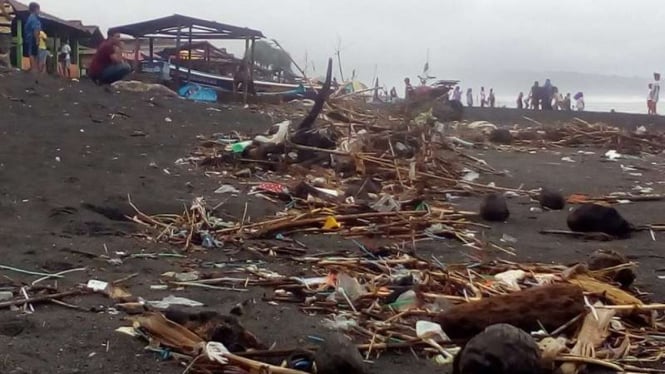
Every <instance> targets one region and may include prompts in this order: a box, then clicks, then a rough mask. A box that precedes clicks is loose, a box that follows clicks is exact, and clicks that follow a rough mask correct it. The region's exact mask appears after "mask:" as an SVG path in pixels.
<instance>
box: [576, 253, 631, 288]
mask: <svg viewBox="0 0 665 374" xmlns="http://www.w3.org/2000/svg"><path fill="white" fill-rule="evenodd" d="M629 262H630V261H629V260H628V258H626V256H624V255H622V254H621V253H619V252H617V251H613V250H611V249H599V250H597V251H595V252H594V253H592V254H591V255H590V256H589V260H588V267H589V270H602V269H607V268H611V267H614V266H618V265H623V264H627V263H629ZM610 277H611V279H612V280H613V281H615V282H617V283H619V284H621V287H623V288H628V287H630V285H631V284H633V281H634V280H635V278H636V276H635V272H634V271H633V269H622V270H619V271H615V272H612V273H611V274H610Z"/></svg>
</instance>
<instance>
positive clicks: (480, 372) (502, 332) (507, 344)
mask: <svg viewBox="0 0 665 374" xmlns="http://www.w3.org/2000/svg"><path fill="white" fill-rule="evenodd" d="M541 372H542V369H541V358H540V350H539V348H538V345H537V344H536V342H535V341H534V339H533V338H532V337H531V336H530V335H529V334H527V333H526V332H524V331H523V330H520V329H518V328H517V327H515V326H512V325H508V324H497V325H492V326H489V327H488V328H487V329H486V330H485V331H483V332H481V333H480V334H478V335H476V336H474V337H473V338H472V339H471V340H470V341H469V342H468V343H467V344H466V345H465V346H464V348H462V350H461V351H460V353H459V354H458V355H457V356H456V357H455V361H454V363H453V374H536V373H541Z"/></svg>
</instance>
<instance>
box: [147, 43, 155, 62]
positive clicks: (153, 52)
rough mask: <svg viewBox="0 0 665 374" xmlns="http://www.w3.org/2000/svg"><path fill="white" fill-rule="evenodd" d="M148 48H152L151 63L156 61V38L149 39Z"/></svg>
mask: <svg viewBox="0 0 665 374" xmlns="http://www.w3.org/2000/svg"><path fill="white" fill-rule="evenodd" d="M148 47H149V48H150V63H151V64H152V60H154V59H155V38H150V39H148Z"/></svg>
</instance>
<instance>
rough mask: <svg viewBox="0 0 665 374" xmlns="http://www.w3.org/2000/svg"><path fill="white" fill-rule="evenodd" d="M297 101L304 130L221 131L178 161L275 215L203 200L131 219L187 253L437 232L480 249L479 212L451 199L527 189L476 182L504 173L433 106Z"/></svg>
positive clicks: (286, 124) (284, 125) (285, 125)
mask: <svg viewBox="0 0 665 374" xmlns="http://www.w3.org/2000/svg"><path fill="white" fill-rule="evenodd" d="M293 105H295V104H293ZM298 105H307V106H310V107H311V109H310V110H309V114H308V115H307V116H306V117H305V118H304V119H303V120H302V121H301V122H300V124H298V125H293V123H292V122H291V121H290V120H286V121H283V122H280V123H278V124H276V125H275V126H273V128H272V131H270V132H269V133H268V134H262V135H256V136H247V135H243V134H240V133H238V132H234V133H231V134H217V135H214V136H212V137H210V138H205V139H201V143H200V147H198V148H197V149H196V150H194V151H193V152H192V154H191V155H190V156H189V157H187V158H183V159H180V160H178V161H177V163H178V164H181V165H189V164H195V165H197V166H199V167H202V168H205V169H206V173H210V174H216V175H221V176H223V177H226V178H229V179H241V180H244V181H250V182H245V183H250V184H252V189H251V190H250V191H242V192H241V191H239V190H238V189H237V188H236V186H233V185H230V184H226V185H223V186H221V187H220V188H219V189H218V190H217V191H216V192H217V193H220V194H222V193H230V194H238V193H248V194H249V195H255V196H257V197H260V198H263V199H265V200H268V201H271V202H273V203H279V204H284V206H285V207H286V208H285V210H284V211H283V212H280V213H278V215H277V217H270V218H268V219H266V220H264V221H261V222H247V221H246V220H245V218H246V217H242V218H241V217H238V218H240V220H239V222H229V221H228V220H221V219H219V218H217V217H215V216H214V214H213V213H212V212H211V211H209V210H214V209H208V208H207V207H206V205H205V201H203V200H202V199H197V201H195V202H194V203H193V204H192V206H191V208H190V209H189V210H188V211H185V212H183V214H181V215H175V216H174V215H163V216H153V217H151V216H147V215H145V214H143V213H141V212H140V210H139V209H138V208H140V207H137V208H136V210H137V213H138V215H137V216H136V217H135V218H134V220H135V221H137V222H139V223H141V224H143V225H147V226H151V227H153V228H155V229H158V230H159V232H158V233H157V234H154V235H150V237H151V238H152V239H157V240H166V241H168V242H171V243H173V244H177V245H184V247H185V248H189V247H190V246H191V245H192V244H194V245H202V246H204V247H208V248H211V247H220V246H222V245H223V243H225V242H229V241H237V240H240V239H265V238H274V237H275V235H289V234H291V233H294V232H299V233H308V234H319V233H323V234H339V235H342V236H345V237H351V238H354V237H381V238H393V239H402V240H417V239H422V238H426V237H431V236H433V235H434V236H437V235H438V236H446V237H453V238H458V239H460V240H462V241H464V242H465V243H467V244H469V245H473V246H482V243H480V241H479V240H477V239H475V238H474V235H473V232H472V231H469V229H471V228H473V227H474V226H475V227H483V226H482V225H478V224H475V223H473V222H471V221H470V220H468V218H469V217H472V216H473V215H474V213H472V212H460V211H457V210H455V209H453V208H452V207H451V205H450V204H449V201H450V200H452V199H453V198H454V197H455V196H459V195H469V194H474V193H478V194H480V193H484V192H487V191H488V190H500V191H502V192H507V193H511V194H513V195H519V194H527V193H528V191H522V190H511V189H506V188H497V187H494V186H492V185H489V186H488V185H484V184H479V183H476V182H474V181H475V180H476V179H478V178H479V177H480V173H496V174H498V173H499V172H497V171H496V170H495V169H493V168H492V167H491V166H490V165H488V163H487V162H485V161H484V160H482V159H478V158H476V157H473V156H471V155H467V154H465V153H464V152H463V150H460V149H458V148H457V147H456V145H455V144H456V141H457V140H459V139H457V138H454V137H453V138H450V137H448V136H446V128H445V125H444V124H442V123H440V122H438V120H437V119H436V117H434V116H433V114H432V110H429V111H426V112H422V113H419V114H418V115H416V116H414V117H410V116H409V115H406V114H405V113H404V112H403V111H402V110H401V109H400V108H387V109H386V108H384V109H382V110H378V109H376V108H372V107H370V106H369V105H368V104H367V103H365V102H364V101H357V100H348V99H344V100H335V99H330V100H324V99H321V98H319V99H317V101H315V102H302V103H300V104H298ZM267 181H269V182H267Z"/></svg>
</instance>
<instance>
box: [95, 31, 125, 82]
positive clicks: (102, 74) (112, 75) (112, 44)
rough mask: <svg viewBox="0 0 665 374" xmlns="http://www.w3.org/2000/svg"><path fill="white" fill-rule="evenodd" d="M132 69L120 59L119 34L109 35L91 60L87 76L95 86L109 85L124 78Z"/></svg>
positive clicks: (120, 44)
mask: <svg viewBox="0 0 665 374" xmlns="http://www.w3.org/2000/svg"><path fill="white" fill-rule="evenodd" d="M131 71H132V68H131V67H130V66H129V64H127V63H126V62H125V61H124V60H123V59H122V42H121V40H120V34H119V33H116V34H113V35H110V36H109V38H108V39H107V40H106V41H104V42H103V43H102V44H101V45H100V46H99V48H97V52H96V53H95V56H94V57H93V58H92V62H91V63H90V67H89V69H88V76H89V77H90V79H92V80H93V81H94V82H95V83H97V84H111V83H113V82H117V81H119V80H122V79H123V78H125V77H126V76H127V75H128V74H129V73H131Z"/></svg>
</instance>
